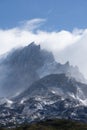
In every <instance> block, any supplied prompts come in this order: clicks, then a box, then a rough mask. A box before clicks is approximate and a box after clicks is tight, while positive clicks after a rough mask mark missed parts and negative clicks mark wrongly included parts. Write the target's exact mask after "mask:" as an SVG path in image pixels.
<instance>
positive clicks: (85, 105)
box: [0, 74, 87, 127]
mask: <svg viewBox="0 0 87 130" xmlns="http://www.w3.org/2000/svg"><path fill="white" fill-rule="evenodd" d="M86 93H87V85H86V84H83V83H80V82H77V81H76V80H74V79H70V78H69V77H67V76H66V75H65V74H52V75H48V76H45V77H44V78H42V79H39V80H38V81H36V82H34V83H33V84H32V85H31V86H29V88H28V89H27V90H26V91H24V92H22V93H21V94H20V95H18V96H16V97H14V98H12V99H4V101H3V100H2V99H1V100H2V102H1V103H0V125H1V126H9V127H13V126H15V125H17V124H23V123H31V122H37V121H40V120H46V119H53V118H59V119H62V118H64V119H72V120H78V121H82V122H86V123H87V100H86V98H87V95H86Z"/></svg>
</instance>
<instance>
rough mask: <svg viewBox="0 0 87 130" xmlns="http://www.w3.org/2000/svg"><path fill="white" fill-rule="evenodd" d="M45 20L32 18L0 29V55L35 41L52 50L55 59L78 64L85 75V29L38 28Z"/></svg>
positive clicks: (86, 46) (86, 52)
mask: <svg viewBox="0 0 87 130" xmlns="http://www.w3.org/2000/svg"><path fill="white" fill-rule="evenodd" d="M45 21H46V20H45V19H33V20H29V21H23V22H21V24H20V25H19V26H18V27H14V28H11V29H0V55H2V54H4V53H6V52H8V51H10V50H11V49H12V48H15V47H19V46H25V45H28V44H29V43H31V42H32V41H35V42H36V44H40V45H41V47H42V48H44V49H47V50H49V51H52V52H53V54H54V56H55V59H56V60H57V61H59V62H61V63H64V62H66V61H67V60H68V61H70V63H71V64H73V65H77V66H79V68H80V70H81V72H83V73H84V75H85V76H86V77H87V69H86V66H87V58H86V57H87V29H74V30H73V31H72V32H70V31H67V30H61V31H58V32H57V31H55V30H54V31H52V32H48V31H43V30H40V28H39V27H40V26H41V25H42V24H43V23H44V22H45Z"/></svg>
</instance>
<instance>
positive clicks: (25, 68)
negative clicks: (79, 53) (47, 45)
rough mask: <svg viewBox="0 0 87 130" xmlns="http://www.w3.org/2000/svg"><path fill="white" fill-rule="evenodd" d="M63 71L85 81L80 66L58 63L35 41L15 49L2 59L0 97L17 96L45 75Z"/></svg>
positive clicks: (0, 64)
mask: <svg viewBox="0 0 87 130" xmlns="http://www.w3.org/2000/svg"><path fill="white" fill-rule="evenodd" d="M61 73H65V74H66V75H67V76H68V77H70V78H75V79H76V80H77V81H81V82H85V78H84V77H83V75H82V74H81V73H80V72H79V69H78V67H73V66H71V65H70V64H69V62H66V63H65V64H60V63H57V62H56V61H55V59H54V56H53V54H52V53H51V52H48V51H46V50H43V49H41V47H40V45H36V44H35V43H34V42H33V43H31V44H29V45H28V46H25V47H23V48H19V49H15V50H13V51H11V52H10V53H9V54H8V55H6V56H4V57H1V59H0V74H1V75H0V97H3V96H4V97H7V96H16V95H18V94H20V93H21V92H23V91H24V90H26V89H27V88H29V86H30V85H31V84H32V83H33V82H35V81H37V80H39V79H41V78H43V77H44V76H47V75H50V74H61Z"/></svg>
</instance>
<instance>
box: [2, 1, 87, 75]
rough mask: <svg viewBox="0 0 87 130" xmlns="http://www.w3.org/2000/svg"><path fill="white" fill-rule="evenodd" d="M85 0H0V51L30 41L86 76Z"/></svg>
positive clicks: (86, 25)
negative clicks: (73, 66)
mask: <svg viewBox="0 0 87 130" xmlns="http://www.w3.org/2000/svg"><path fill="white" fill-rule="evenodd" d="M86 12H87V0H0V54H4V53H6V52H8V51H10V50H11V49H12V48H15V47H18V46H25V45H27V44H29V43H30V42H32V41H35V42H36V43H37V44H41V47H42V48H45V49H47V50H50V51H52V52H53V54H54V56H55V59H56V60H57V61H59V62H61V63H65V62H66V61H67V60H68V61H70V64H73V65H77V66H79V68H80V71H81V72H82V73H83V74H84V75H85V76H86V77H87V15H86Z"/></svg>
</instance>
